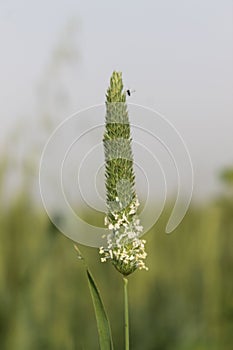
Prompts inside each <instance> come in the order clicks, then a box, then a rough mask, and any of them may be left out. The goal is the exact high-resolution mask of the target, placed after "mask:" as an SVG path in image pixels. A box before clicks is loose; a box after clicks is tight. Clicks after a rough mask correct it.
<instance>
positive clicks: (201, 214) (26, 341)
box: [0, 191, 233, 350]
mask: <svg viewBox="0 0 233 350" xmlns="http://www.w3.org/2000/svg"><path fill="white" fill-rule="evenodd" d="M232 212H233V202H232V201H230V200H227V199H224V198H223V199H221V200H219V201H216V202H215V203H212V204H209V205H208V206H206V207H202V208H194V207H193V208H190V210H189V212H188V214H187V215H186V217H185V219H184V221H183V223H182V224H181V225H180V226H179V228H178V229H177V230H176V231H175V232H174V233H173V234H171V235H169V236H167V235H165V234H164V226H165V223H166V219H167V215H168V213H167V214H166V213H165V214H164V215H163V217H162V218H161V220H160V221H159V223H158V224H157V225H156V226H155V227H154V228H153V230H151V232H150V233H149V234H147V237H146V238H147V241H148V244H147V250H148V260H147V265H148V266H149V271H148V272H144V271H143V272H136V273H135V274H133V275H132V276H131V277H130V279H129V293H130V319H131V320H130V321H131V339H132V343H131V348H132V349H135V350H139V349H140V350H141V349H145V350H152V349H154V350H157V349H158V350H159V349H161V350H166V349H173V350H174V349H177V350H194V349H195V350H202V349H203V350H204V349H211V350H213V349H216V350H221V349H223V350H228V349H229V350H230V349H232V341H233V279H232V271H233V254H232V247H233V215H232ZM81 248H82V252H83V253H84V255H85V256H86V258H87V260H88V263H89V265H90V268H91V269H92V272H93V274H94V276H95V278H96V280H97V282H98V285H99V288H100V290H101V292H102V295H103V298H104V301H105V305H106V309H107V311H108V313H109V315H110V320H111V323H112V330H113V336H114V339H115V348H116V349H123V314H122V310H123V305H122V302H123V296H122V280H121V276H120V275H119V274H118V273H117V272H116V271H115V270H114V268H113V267H112V266H109V265H107V264H101V263H100V262H99V257H98V252H97V250H96V249H92V248H85V247H81ZM0 296H1V304H0V344H1V345H0V348H1V349H2V350H13V349H17V350H29V349H30V350H31V349H33V350H37V349H38V350H39V349H48V350H49V349H54V350H55V349H56V350H59V349H61V350H64V349H67V350H69V349H98V338H97V330H96V325H95V318H94V313H93V308H92V304H91V298H90V295H89V291H88V287H87V282H86V280H85V275H84V271H83V266H82V264H81V262H80V261H79V260H78V259H77V257H76V253H75V251H74V249H73V246H72V242H71V241H69V240H68V239H66V238H65V237H64V236H63V235H62V234H60V233H58V232H57V231H56V229H55V228H54V226H53V225H52V224H51V223H50V221H49V220H48V219H47V217H46V215H45V213H44V212H43V211H42V210H41V211H40V210H38V209H35V208H34V206H33V205H32V204H31V201H30V198H29V196H28V195H27V193H26V192H25V191H24V193H23V195H18V196H17V198H15V199H14V201H11V204H10V205H8V206H5V205H4V201H3V200H1V219H0Z"/></svg>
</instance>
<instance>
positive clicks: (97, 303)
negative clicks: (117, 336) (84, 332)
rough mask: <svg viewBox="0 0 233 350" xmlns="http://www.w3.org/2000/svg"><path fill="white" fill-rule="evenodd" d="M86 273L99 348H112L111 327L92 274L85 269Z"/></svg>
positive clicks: (102, 349)
mask: <svg viewBox="0 0 233 350" xmlns="http://www.w3.org/2000/svg"><path fill="white" fill-rule="evenodd" d="M86 273H87V279H88V284H89V289H90V293H91V297H92V301H93V305H94V310H95V316H96V322H97V328H98V333H99V343H100V349H101V350H113V342H112V334H111V328H110V324H109V320H108V317H107V314H106V311H105V309H104V305H103V302H102V299H101V296H100V292H99V290H98V288H97V286H96V283H95V281H94V278H93V276H92V275H91V273H90V271H89V270H88V269H86Z"/></svg>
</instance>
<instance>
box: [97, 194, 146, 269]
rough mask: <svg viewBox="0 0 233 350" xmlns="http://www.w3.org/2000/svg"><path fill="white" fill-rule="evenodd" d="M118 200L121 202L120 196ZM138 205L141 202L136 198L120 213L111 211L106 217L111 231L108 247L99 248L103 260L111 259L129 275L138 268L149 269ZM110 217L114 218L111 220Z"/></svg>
mask: <svg viewBox="0 0 233 350" xmlns="http://www.w3.org/2000/svg"><path fill="white" fill-rule="evenodd" d="M116 202H118V203H119V199H118V197H116ZM119 204H120V203H119ZM138 206H139V202H138V199H136V200H134V201H133V202H132V203H131V204H130V206H129V207H128V209H125V210H121V211H120V212H118V213H117V212H111V213H109V215H108V216H107V217H106V218H105V225H107V226H108V229H109V230H110V231H111V233H109V235H108V236H107V243H108V246H107V248H103V247H101V248H100V250H99V253H100V255H101V261H102V262H106V261H108V260H110V261H111V262H112V263H113V265H114V266H115V267H116V269H117V270H118V271H119V272H121V273H122V274H123V275H129V274H130V273H132V272H133V271H135V270H136V269H137V268H139V269H140V270H141V269H145V270H148V268H147V267H146V265H145V262H144V260H145V259H146V256H147V253H146V252H145V243H146V241H145V240H141V239H140V238H139V237H140V235H141V234H142V231H143V227H142V226H141V225H140V220H139V219H138V217H137V216H136V211H137V208H138ZM110 217H112V218H114V219H113V220H112V221H111V222H110V219H109V218H110Z"/></svg>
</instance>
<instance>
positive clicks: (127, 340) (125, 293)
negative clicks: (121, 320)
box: [123, 277, 129, 350]
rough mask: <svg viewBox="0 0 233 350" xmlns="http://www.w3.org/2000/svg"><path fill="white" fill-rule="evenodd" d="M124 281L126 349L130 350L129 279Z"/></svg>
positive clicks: (124, 278)
mask: <svg viewBox="0 0 233 350" xmlns="http://www.w3.org/2000/svg"><path fill="white" fill-rule="evenodd" d="M123 281H124V307H125V350H129V303H128V280H127V278H126V277H123Z"/></svg>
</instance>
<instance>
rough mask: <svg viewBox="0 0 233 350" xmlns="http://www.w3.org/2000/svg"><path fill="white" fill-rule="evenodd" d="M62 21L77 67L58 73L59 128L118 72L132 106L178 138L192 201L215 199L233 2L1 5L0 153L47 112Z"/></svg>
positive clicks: (228, 115)
mask: <svg viewBox="0 0 233 350" xmlns="http://www.w3.org/2000/svg"><path fill="white" fill-rule="evenodd" d="M70 22H72V23H74V22H75V23H76V24H77V25H76V27H75V29H74V31H75V35H74V36H72V40H73V41H72V40H71V41H72V42H73V43H74V44H75V45H76V47H77V64H74V63H75V62H74V60H73V61H71V63H70V67H71V68H70V69H69V68H68V69H67V74H66V71H65V73H64V72H63V80H62V82H64V86H68V87H69V91H70V96H71V98H70V101H69V103H67V104H66V105H65V107H63V110H62V113H61V115H60V116H58V117H57V123H58V122H60V121H61V120H63V119H65V118H66V117H67V116H69V115H71V114H72V113H74V112H76V111H78V110H80V109H81V108H85V107H88V106H91V105H94V104H98V103H103V102H104V93H105V90H106V87H107V86H108V81H109V77H110V75H111V72H112V71H113V70H114V69H117V70H120V71H122V72H123V75H124V81H125V83H126V85H127V86H128V87H131V88H134V89H135V90H136V93H135V94H134V95H133V96H132V99H131V100H130V102H132V103H138V104H141V105H144V106H147V107H150V108H153V109H156V110H157V111H159V112H160V113H162V114H163V115H165V116H166V118H167V119H168V120H169V121H170V122H171V123H173V124H174V126H175V127H176V128H177V129H178V131H179V132H180V134H181V135H182V137H183V139H184V140H185V142H186V144H187V146H188V149H189V152H190V155H191V158H192V162H193V166H194V175H195V188H194V195H196V196H197V197H198V196H200V197H202V196H206V195H209V194H213V193H214V192H216V191H217V184H218V180H217V176H218V172H219V170H220V169H221V168H222V167H224V166H230V165H232V164H233V137H232V134H233V95H232V94H233V1H232V0H222V1H219V0H218V1H217V0H204V1H203V0H189V1H187V0H186V1H185V0H183V1H181V0H177V1H172V0H170V1H168V0H163V1H162V0H160V1H152V0H148V1H137V0H134V1H133V0H132V1H130V0H129V1H122V0H118V1H109V0H108V1H107V0H99V1H79V0H66V1H65V0H57V1H55V0H50V1H45V0H42V1H40V2H38V1H35V0H34V1H33V0H30V1H29V0H21V1H16V0H15V1H13V0H12V1H10V0H0V43H1V55H0V62H1V64H0V77H1V79H0V91H1V104H0V112H1V128H0V137H1V141H0V145H3V143H4V140H5V139H7V137H9V136H8V135H9V132H10V130H12V128H15V126H16V125H18V124H19V123H20V121H21V120H23V119H24V118H28V120H30V122H32V121H35V123H36V120H37V118H38V114H39V112H40V110H41V111H44V110H46V106H43V101H44V100H43V98H41V99H39V92H40V91H41V89H42V90H43V86H46V88H48V86H49V84H51V80H53V78H50V82H49V83H46V82H47V80H46V79H47V78H46V77H47V74H50V77H53V73H51V67H50V66H51V60H52V57H54V50H55V49H56V48H57V47H58V46H59V45H60V44H59V43H61V42H62V40H63V41H64V40H65V41H66V38H67V31H66V29H65V28H67V26H68V27H69V23H70ZM64 33H65V34H64ZM68 33H69V31H68ZM70 35H71V34H70ZM72 35H73V34H72ZM68 37H69V35H68ZM62 38H63V39H62ZM67 40H68V41H69V40H70V38H69V39H67ZM68 65H69V64H68ZM48 72H49V73H48ZM52 84H53V83H52ZM54 85H56V79H54ZM46 91H47V90H46V89H45V91H43V93H44V94H45V95H46ZM45 99H46V97H45ZM55 119H56V118H55ZM30 125H31V124H30V123H29V124H28V126H27V127H28V131H29V133H30Z"/></svg>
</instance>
